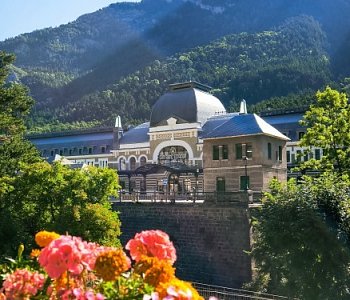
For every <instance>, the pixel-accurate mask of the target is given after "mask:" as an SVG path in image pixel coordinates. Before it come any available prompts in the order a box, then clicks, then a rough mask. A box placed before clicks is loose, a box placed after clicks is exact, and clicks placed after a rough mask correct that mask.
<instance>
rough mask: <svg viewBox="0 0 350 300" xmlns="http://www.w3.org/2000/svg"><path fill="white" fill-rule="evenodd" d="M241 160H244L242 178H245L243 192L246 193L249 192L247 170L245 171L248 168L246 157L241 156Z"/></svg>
mask: <svg viewBox="0 0 350 300" xmlns="http://www.w3.org/2000/svg"><path fill="white" fill-rule="evenodd" d="M243 160H244V177H245V187H244V190H245V191H248V190H249V183H248V170H247V166H248V156H246V155H245V156H243Z"/></svg>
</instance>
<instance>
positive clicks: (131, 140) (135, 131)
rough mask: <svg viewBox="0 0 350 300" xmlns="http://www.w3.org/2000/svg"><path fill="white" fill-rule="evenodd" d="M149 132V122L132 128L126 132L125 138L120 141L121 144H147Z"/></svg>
mask: <svg viewBox="0 0 350 300" xmlns="http://www.w3.org/2000/svg"><path fill="white" fill-rule="evenodd" d="M148 130H149V122H146V123H143V124H140V125H138V126H136V127H134V128H131V129H129V130H128V131H126V132H124V135H123V137H122V138H121V139H120V144H121V145H123V144H124V145H125V144H135V143H147V142H149V135H148Z"/></svg>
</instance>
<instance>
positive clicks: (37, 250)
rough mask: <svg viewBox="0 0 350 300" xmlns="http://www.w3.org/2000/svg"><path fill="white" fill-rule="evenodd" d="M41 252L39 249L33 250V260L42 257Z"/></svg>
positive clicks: (31, 254)
mask: <svg viewBox="0 0 350 300" xmlns="http://www.w3.org/2000/svg"><path fill="white" fill-rule="evenodd" d="M40 252H41V251H40V250H39V249H32V251H31V252H30V257H31V258H36V257H38V256H39V255H40Z"/></svg>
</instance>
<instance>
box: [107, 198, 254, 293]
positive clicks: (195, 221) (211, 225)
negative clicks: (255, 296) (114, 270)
mask: <svg viewBox="0 0 350 300" xmlns="http://www.w3.org/2000/svg"><path fill="white" fill-rule="evenodd" d="M114 209H115V210H116V211H119V212H120V215H119V217H120V220H121V222H122V228H121V229H122V232H123V234H122V236H121V240H122V243H123V244H124V245H125V243H126V242H127V241H128V240H129V239H130V238H132V237H133V236H134V235H135V233H137V232H140V231H142V230H147V229H160V230H163V231H165V232H167V233H168V234H169V236H170V239H171V240H172V241H173V243H174V245H175V247H176V250H177V255H178V260H177V262H176V264H175V266H176V274H177V275H178V276H179V277H180V278H181V279H184V280H189V281H196V282H201V283H207V284H214V285H221V286H227V287H233V288H239V287H241V286H242V284H243V283H245V282H248V281H249V280H250V279H251V260H250V258H249V256H248V255H247V254H246V253H245V252H244V251H245V250H249V249H250V225H249V216H248V210H247V205H242V204H239V203H230V204H229V205H224V204H220V206H219V207H218V206H206V205H204V204H187V203H186V204H180V203H176V204H169V203H115V204H114Z"/></svg>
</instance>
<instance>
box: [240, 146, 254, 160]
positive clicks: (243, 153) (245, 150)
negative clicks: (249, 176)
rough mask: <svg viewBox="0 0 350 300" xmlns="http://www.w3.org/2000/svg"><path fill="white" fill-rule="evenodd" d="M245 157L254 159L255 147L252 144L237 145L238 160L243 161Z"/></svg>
mask: <svg viewBox="0 0 350 300" xmlns="http://www.w3.org/2000/svg"><path fill="white" fill-rule="evenodd" d="M244 157H247V158H252V157H253V146H252V144H250V143H247V144H236V159H243V158H244Z"/></svg>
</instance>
